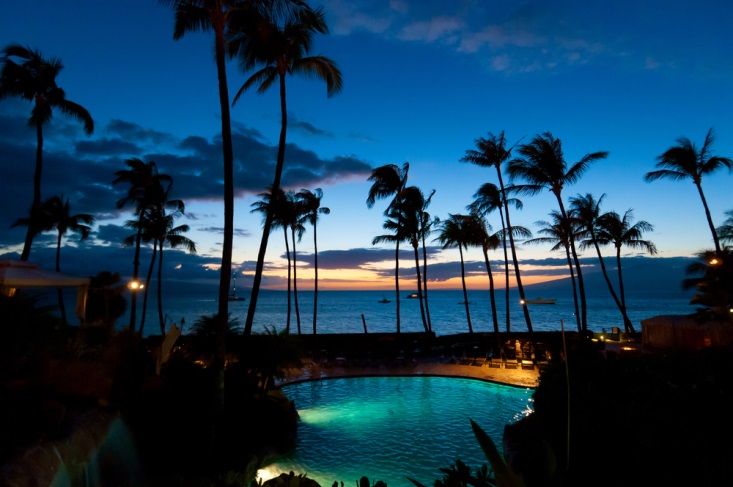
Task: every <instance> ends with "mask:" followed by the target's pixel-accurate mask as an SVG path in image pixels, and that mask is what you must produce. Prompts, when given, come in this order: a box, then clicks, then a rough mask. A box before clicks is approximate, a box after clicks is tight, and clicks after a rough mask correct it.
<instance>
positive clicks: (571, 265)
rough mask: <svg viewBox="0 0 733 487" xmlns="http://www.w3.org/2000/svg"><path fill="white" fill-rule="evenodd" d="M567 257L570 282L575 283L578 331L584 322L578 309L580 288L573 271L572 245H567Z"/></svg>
mask: <svg viewBox="0 0 733 487" xmlns="http://www.w3.org/2000/svg"><path fill="white" fill-rule="evenodd" d="M565 257H566V258H567V260H568V268H569V269H570V283H571V284H572V285H573V304H574V305H575V321H576V323H577V325H578V332H581V331H583V324H582V323H581V321H580V310H579V309H578V288H577V286H576V285H575V272H574V271H573V259H572V257H571V255H570V247H569V246H567V245H566V246H565Z"/></svg>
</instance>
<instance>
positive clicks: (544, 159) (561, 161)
mask: <svg viewBox="0 0 733 487" xmlns="http://www.w3.org/2000/svg"><path fill="white" fill-rule="evenodd" d="M518 151H519V154H520V155H521V157H519V158H516V159H513V160H511V161H510V162H509V166H508V168H507V170H508V172H509V177H510V178H512V179H515V178H522V179H524V180H526V181H527V182H529V183H530V184H529V185H527V186H525V191H527V192H528V193H534V194H537V193H539V192H540V191H542V190H543V189H547V190H549V191H550V192H551V193H552V194H553V195H555V198H556V199H557V204H558V205H559V207H560V216H561V217H562V221H563V222H564V223H565V224H566V225H570V220H569V219H568V214H567V212H566V211H565V205H564V204H563V201H562V190H563V188H564V187H565V186H566V185H569V184H573V183H575V182H577V181H578V180H579V179H580V177H581V176H582V174H583V173H584V172H585V171H586V170H587V169H588V167H589V166H590V164H592V163H593V162H595V161H597V160H600V159H605V158H606V157H607V156H608V152H593V153H590V154H586V155H584V156H583V157H582V158H581V159H580V160H579V161H578V162H576V163H574V164H572V165H571V166H570V167H568V164H567V162H566V161H565V157H564V156H563V152H562V142H561V141H560V139H556V138H555V137H553V136H552V134H551V133H549V132H545V133H543V134H541V135H537V136H535V138H534V139H532V141H531V142H530V143H528V144H525V145H522V146H520V147H519V149H518ZM565 231H566V234H567V235H569V236H570V250H571V252H572V255H573V259H574V260H575V261H576V262H577V261H578V252H577V249H576V246H575V238H574V234H573V231H572V229H571V228H569V227H568V228H566V229H565ZM578 289H579V291H580V305H581V314H582V320H581V321H582V324H583V330H587V329H588V310H587V303H586V299H585V286H584V284H583V273H582V271H581V270H580V267H578ZM524 307H525V308H526V304H525V305H524Z"/></svg>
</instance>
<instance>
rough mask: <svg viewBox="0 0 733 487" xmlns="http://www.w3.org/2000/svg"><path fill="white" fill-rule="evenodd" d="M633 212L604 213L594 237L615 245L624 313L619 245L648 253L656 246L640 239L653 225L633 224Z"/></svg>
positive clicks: (652, 252) (630, 325)
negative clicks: (621, 214) (622, 213)
mask: <svg viewBox="0 0 733 487" xmlns="http://www.w3.org/2000/svg"><path fill="white" fill-rule="evenodd" d="M633 217H634V212H633V210H631V209H628V210H626V213H624V216H623V217H621V216H620V215H619V214H618V213H616V212H615V211H610V212H607V213H604V214H603V215H601V216H600V217H599V218H598V234H597V235H596V238H597V239H598V243H599V244H601V245H606V244H609V243H612V244H613V245H614V247H616V266H617V267H618V288H619V295H620V297H621V306H622V308H623V310H622V312H623V313H624V314H626V297H625V295H624V279H623V274H622V271H621V247H622V246H624V245H626V246H627V247H629V248H632V249H641V250H644V251H646V252H648V253H649V254H650V255H655V254H656V253H657V248H656V247H655V246H654V244H653V243H652V242H651V241H649V240H642V239H641V236H642V234H643V233H644V232H651V231H653V230H654V226H652V225H651V224H650V223H648V222H646V221H644V220H640V221H638V222H636V223H635V224H633V225H632V224H631V222H632V221H633ZM624 326H625V327H626V331H627V332H631V333H633V332H634V327H633V325H632V324H631V321H629V322H628V323H626V322H625V323H624Z"/></svg>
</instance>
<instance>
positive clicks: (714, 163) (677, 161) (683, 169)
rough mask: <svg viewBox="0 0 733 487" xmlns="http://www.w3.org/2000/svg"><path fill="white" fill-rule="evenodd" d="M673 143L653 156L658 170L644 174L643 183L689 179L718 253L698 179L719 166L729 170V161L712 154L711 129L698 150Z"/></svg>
mask: <svg viewBox="0 0 733 487" xmlns="http://www.w3.org/2000/svg"><path fill="white" fill-rule="evenodd" d="M676 142H677V145H675V146H672V147H670V148H669V149H667V150H666V151H665V152H664V153H663V154H662V155H660V156H659V157H657V164H656V167H658V168H660V169H658V170H656V171H651V172H648V173H646V174H645V175H644V181H656V180H657V179H671V180H673V181H680V180H683V179H690V180H692V183H693V184H694V185H695V187H696V188H697V192H698V194H699V195H700V200H701V201H702V206H703V208H705V217H706V218H707V221H708V226H710V232H711V233H712V234H713V243H714V244H715V251H716V252H718V253H720V241H719V239H718V234H717V233H716V232H715V225H714V224H713V218H712V217H711V216H710V208H709V207H708V202H707V200H706V199H705V193H703V190H702V178H703V176H707V175H708V174H712V173H714V172H715V171H717V170H718V169H720V168H722V167H726V168H728V170H729V171H730V169H731V167H733V160H731V159H729V158H727V157H720V156H716V155H713V154H712V146H713V143H714V142H715V134H714V132H713V129H712V128H711V129H710V130H708V133H707V135H706V136H705V142H703V144H702V147H701V148H700V150H698V149H697V147H696V146H695V144H694V143H693V142H692V141H691V140H690V139H688V138H687V137H680V138H678V139H677V141H676Z"/></svg>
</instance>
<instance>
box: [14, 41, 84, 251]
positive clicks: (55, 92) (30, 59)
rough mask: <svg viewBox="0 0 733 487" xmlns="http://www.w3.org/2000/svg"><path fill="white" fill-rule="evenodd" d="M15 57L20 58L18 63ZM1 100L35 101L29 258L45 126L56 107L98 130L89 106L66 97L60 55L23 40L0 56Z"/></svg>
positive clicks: (27, 241) (38, 198)
mask: <svg viewBox="0 0 733 487" xmlns="http://www.w3.org/2000/svg"><path fill="white" fill-rule="evenodd" d="M13 58H16V59H18V60H19V61H20V64H19V63H16V62H15V61H14V60H13ZM0 63H2V66H3V67H2V70H1V71H0V100H2V99H4V98H8V97H15V98H21V99H23V100H27V101H29V102H32V103H33V110H32V111H31V116H30V118H29V119H28V124H29V125H31V126H33V127H35V129H36V167H35V172H34V174H33V202H32V204H31V209H30V214H31V221H30V223H31V224H29V225H28V230H27V232H26V237H25V243H24V244H23V251H22V252H21V255H20V260H28V257H29V255H30V253H31V245H32V244H33V237H34V236H35V235H36V233H38V229H36V228H34V225H33V224H32V223H33V221H34V220H36V218H35V214H36V213H37V212H38V211H39V210H40V206H41V180H42V173H43V126H44V125H46V124H47V123H49V122H50V121H51V119H52V117H53V111H54V109H58V110H60V111H61V113H63V114H64V115H66V116H69V117H71V118H74V119H76V120H78V121H80V122H81V123H82V125H83V127H84V132H86V134H87V135H89V134H91V133H92V132H94V121H93V120H92V117H91V115H89V112H88V111H87V109H86V108H84V107H82V106H81V105H79V104H77V103H75V102H73V101H71V100H67V99H66V93H65V92H64V90H63V89H61V88H60V87H59V86H58V85H57V84H56V77H57V76H58V75H59V73H60V72H61V70H62V69H63V67H64V66H63V64H62V63H61V60H59V59H44V58H43V55H42V54H41V51H38V50H34V49H32V48H30V47H25V46H21V45H19V44H11V45H9V46H7V47H6V48H5V49H3V51H2V57H0Z"/></svg>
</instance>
